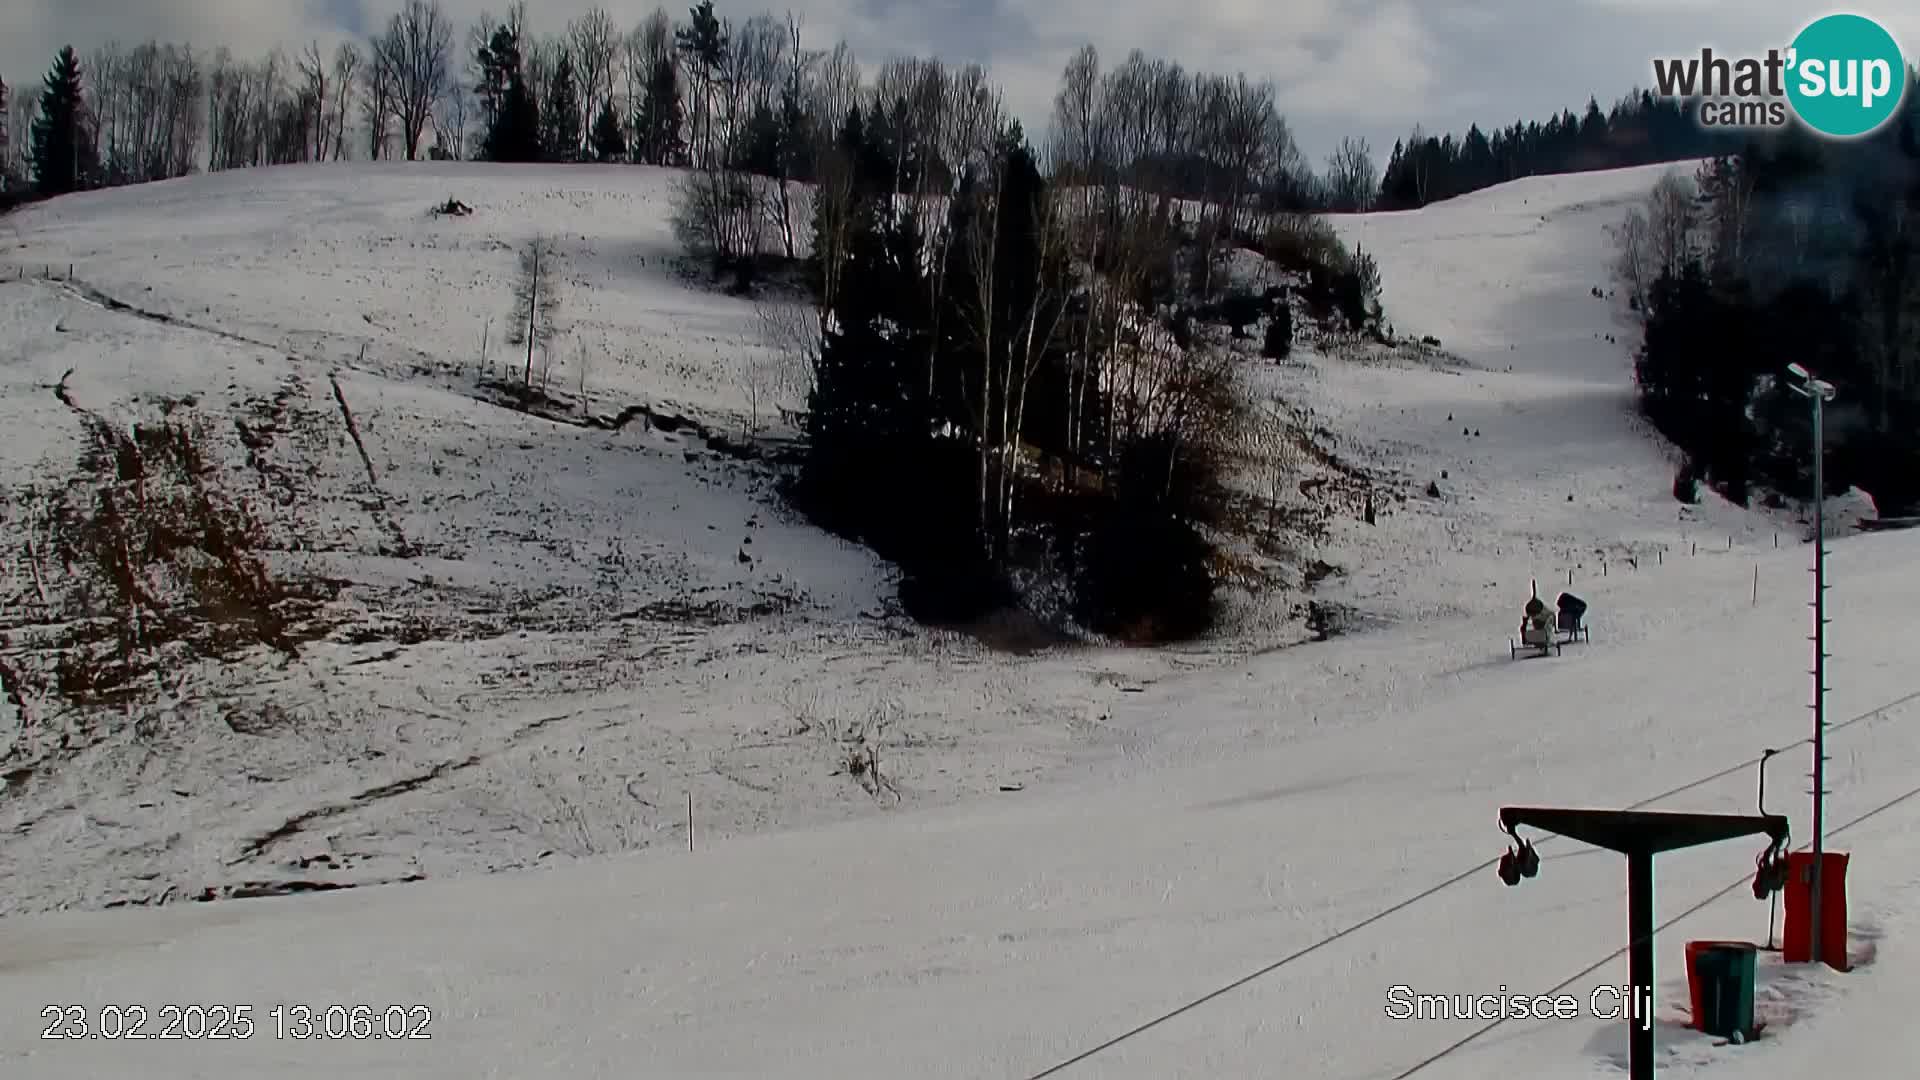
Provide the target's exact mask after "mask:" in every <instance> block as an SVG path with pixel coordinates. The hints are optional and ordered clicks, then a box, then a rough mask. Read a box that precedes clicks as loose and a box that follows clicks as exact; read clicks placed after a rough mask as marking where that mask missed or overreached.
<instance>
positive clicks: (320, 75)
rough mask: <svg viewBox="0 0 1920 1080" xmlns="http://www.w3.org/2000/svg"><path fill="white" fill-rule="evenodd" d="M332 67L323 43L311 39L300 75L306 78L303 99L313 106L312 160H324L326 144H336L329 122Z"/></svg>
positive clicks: (304, 53)
mask: <svg viewBox="0 0 1920 1080" xmlns="http://www.w3.org/2000/svg"><path fill="white" fill-rule="evenodd" d="M331 73H332V69H331V68H329V67H328V65H327V62H326V60H325V58H324V57H322V56H321V54H320V43H319V42H318V41H314V42H310V43H309V44H308V45H307V49H306V51H305V52H303V53H301V54H300V78H301V79H302V80H303V85H302V88H301V89H302V91H303V96H302V100H303V101H304V102H305V103H306V104H307V106H308V107H309V108H310V109H312V110H313V119H312V122H311V125H310V128H311V134H312V136H313V144H312V152H311V157H310V158H309V160H312V161H325V160H326V158H327V147H329V146H331V145H333V139H332V131H331V128H330V127H329V124H328V117H329V115H330V114H329V107H330V106H331V104H332V100H333V99H332V98H331V97H330V96H329V93H328V91H329V90H330V89H331V88H330V86H329V84H328V82H327V80H328V77H329V76H330V75H331Z"/></svg>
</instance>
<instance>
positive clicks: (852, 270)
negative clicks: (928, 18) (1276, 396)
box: [680, 47, 1378, 639]
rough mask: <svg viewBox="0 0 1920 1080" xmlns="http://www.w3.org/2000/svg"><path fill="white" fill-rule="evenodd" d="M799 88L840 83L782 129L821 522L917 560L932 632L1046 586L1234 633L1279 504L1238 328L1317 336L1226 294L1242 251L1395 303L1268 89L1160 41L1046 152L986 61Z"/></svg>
mask: <svg viewBox="0 0 1920 1080" xmlns="http://www.w3.org/2000/svg"><path fill="white" fill-rule="evenodd" d="M823 82H824V85H830V86H836V87H840V88H843V91H842V92H840V93H838V94H834V95H827V94H824V93H820V92H819V90H818V87H820V86H821V85H823ZM794 85H797V86H799V87H801V88H803V91H804V88H805V87H808V86H814V87H816V90H815V92H813V93H811V94H807V93H804V92H803V94H802V99H801V108H800V109H799V110H797V111H798V112H799V114H800V115H801V117H802V120H801V122H800V123H798V124H797V125H796V127H795V130H796V131H797V132H798V133H799V136H800V137H798V138H794V139H791V140H786V139H782V140H776V141H775V143H776V145H777V146H780V147H783V148H786V149H785V151H783V152H790V153H791V158H792V160H791V161H790V163H789V164H788V165H785V166H783V168H785V169H787V170H788V172H790V173H791V175H795V176H804V177H806V178H808V179H809V180H811V181H812V184H813V188H812V196H811V198H812V218H813V225H812V244H811V254H810V255H809V257H808V258H807V260H806V261H805V266H806V269H807V275H806V276H807V282H808V286H809V294H810V297H811V301H812V303H811V305H810V306H808V307H806V308H799V309H792V308H789V309H786V310H789V311H792V312H794V313H795V314H794V316H793V318H794V320H795V321H793V322H791V323H788V324H787V325H785V326H781V327H778V330H779V334H778V340H780V341H781V343H782V344H784V345H785V346H786V347H787V348H788V349H789V350H790V351H791V352H792V353H794V354H796V355H797V356H799V357H800V358H801V359H802V360H803V361H804V366H805V368H806V370H807V373H808V375H809V376H810V378H809V382H810V386H811V389H810V393H809V394H808V398H807V405H808V408H807V411H806V427H807V432H808V435H809V439H808V451H807V457H806V460H805V463H804V466H803V467H802V469H801V472H800V475H799V478H798V482H797V484H796V487H795V492H794V494H795V496H796V498H797V500H798V501H799V503H800V505H802V506H803V507H804V508H806V509H807V511H808V512H809V513H811V514H812V515H813V516H814V517H815V519H816V520H817V521H819V522H820V523H821V524H823V525H825V526H826V527H828V528H831V529H834V530H835V531H838V532H840V533H842V534H844V535H848V536H851V537H855V538H857V539H860V540H861V541H863V542H865V543H868V544H870V545H871V546H873V547H874V548H875V549H876V550H877V551H879V552H880V553H881V554H883V555H885V556H886V557H888V558H890V559H892V560H894V561H895V562H896V563H897V564H898V565H899V566H900V567H901V568H902V570H903V571H904V573H905V584H904V587H903V598H904V599H905V600H906V601H907V603H908V605H909V607H910V609H912V610H914V611H915V612H916V614H918V615H920V616H922V617H927V618H934V619H964V618H967V617H970V616H972V615H976V614H979V613H981V612H982V611H984V610H986V609H989V608H991V607H994V606H997V605H999V604H1004V603H1006V602H1008V601H1009V600H1010V599H1011V598H1012V596H1013V594H1014V592H1015V587H1014V586H1015V582H1020V583H1022V585H1023V587H1024V588H1025V589H1026V591H1027V592H1028V594H1029V595H1033V594H1034V593H1035V592H1036V591H1037V592H1039V593H1042V594H1051V595H1057V596H1061V597H1063V598H1064V599H1065V601H1066V602H1067V604H1068V605H1069V606H1070V607H1071V610H1072V611H1073V612H1074V613H1075V614H1076V615H1077V616H1078V618H1079V620H1080V622H1081V624H1082V625H1086V626H1089V627H1091V628H1094V629H1096V630H1099V631H1102V632H1106V633H1111V634H1116V635H1121V636H1125V637H1129V638H1135V639H1158V638H1167V637H1178V636H1186V635H1190V634H1194V633H1197V632H1199V631H1201V630H1203V629H1204V628H1205V627H1207V626H1208V625H1209V623H1210V620H1211V618H1212V615H1213V598H1214V594H1215V590H1216V589H1217V587H1218V586H1219V584H1220V582H1221V581H1222V578H1223V574H1224V573H1225V568H1226V566H1227V565H1228V564H1229V563H1230V561H1231V560H1230V558H1229V556H1227V555H1226V554H1225V552H1226V551H1227V550H1229V549H1230V546H1231V543H1230V542H1231V538H1232V537H1233V536H1234V535H1236V533H1237V532H1238V531H1239V530H1241V529H1242V528H1244V527H1246V526H1247V525H1248V524H1249V523H1250V521H1251V520H1252V519H1253V516H1254V515H1256V514H1257V511H1255V510H1253V509H1252V503H1251V501H1250V500H1249V499H1247V498H1246V497H1244V496H1243V495H1241V494H1238V493H1236V491H1235V489H1234V486H1233V484H1232V482H1231V481H1230V479H1229V476H1230V474H1231V472H1232V470H1233V467H1234V466H1235V465H1237V464H1242V463H1244V461H1245V459H1246V457H1247V455H1249V454H1250V453H1253V452H1255V451H1254V450H1253V447H1254V446H1255V444H1256V442H1257V440H1258V439H1259V438H1260V437H1261V435H1262V434H1263V432H1262V430H1261V429H1260V427H1259V411H1260V410H1259V409H1258V408H1256V406H1255V404H1254V403H1253V402H1251V401H1250V400H1249V399H1248V398H1247V396H1246V394H1245V392H1244V389H1243V387H1242V386H1241V384H1240V383H1239V382H1238V380H1237V371H1236V366H1235V354H1234V353H1233V352H1232V351H1231V350H1229V349H1226V348H1224V347H1221V342H1220V340H1219V339H1220V336H1221V335H1219V334H1217V333H1215V332H1214V330H1215V328H1216V327H1219V328H1230V329H1231V332H1233V333H1235V334H1236V335H1237V334H1239V333H1240V332H1242V331H1243V330H1244V329H1245V328H1246V327H1247V326H1250V325H1253V324H1255V323H1257V322H1259V321H1261V320H1262V319H1267V320H1269V323H1270V326H1271V325H1278V326H1280V329H1278V330H1270V331H1269V334H1268V338H1269V340H1270V342H1271V349H1270V351H1271V352H1272V353H1274V354H1276V355H1277V354H1280V353H1283V352H1284V351H1285V349H1286V348H1287V347H1289V346H1290V344H1291V331H1292V325H1291V323H1290V322H1284V323H1275V322H1274V321H1273V320H1275V319H1284V316H1283V315H1278V314H1276V313H1278V312H1284V311H1285V309H1286V305H1285V301H1284V298H1275V297H1266V296H1263V297H1253V296H1248V295H1246V294H1244V293H1241V292H1237V291H1236V290H1235V289H1234V288H1233V287H1232V286H1231V285H1230V284H1229V282H1228V280H1227V275H1226V274H1225V273H1224V272H1223V264H1224V259H1225V256H1226V254H1227V252H1228V250H1229V248H1230V247H1231V246H1233V245H1234V243H1235V242H1237V243H1239V244H1241V245H1247V244H1251V245H1254V246H1260V247H1263V248H1264V249H1265V250H1267V251H1268V252H1269V255H1270V256H1271V257H1273V258H1274V259H1275V260H1276V261H1279V262H1282V263H1284V264H1285V265H1287V266H1288V267H1289V268H1291V269H1295V270H1300V271H1304V272H1308V273H1310V274H1311V275H1314V276H1315V277H1316V278H1317V279H1318V280H1320V281H1324V282H1328V283H1332V282H1336V281H1351V282H1353V283H1355V285H1356V289H1357V290H1358V291H1360V293H1361V297H1362V300H1363V301H1364V300H1365V299H1367V297H1365V295H1364V289H1365V288H1373V289H1377V287H1378V281H1377V274H1373V273H1372V272H1371V268H1370V264H1366V265H1367V267H1368V269H1367V271H1366V272H1362V271H1360V270H1359V269H1358V267H1359V266H1360V265H1361V262H1360V260H1358V259H1357V258H1353V257H1349V256H1348V254H1347V252H1346V251H1345V250H1344V249H1342V248H1341V247H1340V245H1339V243H1338V241H1337V240H1336V239H1335V238H1334V236H1333V233H1332V231H1331V229H1329V228H1328V227H1327V226H1326V224H1325V223H1324V222H1321V221H1318V220H1316V219H1313V218H1310V217H1308V216H1306V215H1305V214H1302V213H1300V212H1298V208H1299V206H1300V202H1299V199H1300V194H1299V193H1300V191H1301V189H1302V188H1303V187H1304V186H1306V178H1307V177H1308V173H1307V172H1306V170H1305V169H1304V168H1303V167H1302V165H1301V163H1300V159H1299V155H1298V154H1297V152H1296V151H1295V149H1294V146H1293V143H1292V140H1291V138H1290V137H1289V135H1288V133H1287V128H1286V125H1285V123H1284V121H1283V119H1282V118H1281V116H1280V115H1279V113H1278V111H1277V109H1276V107H1275V101H1274V93H1273V88H1272V87H1271V85H1270V84H1262V83H1256V82H1254V81H1252V80H1249V79H1247V78H1246V77H1244V76H1230V77H1227V76H1218V75H1213V74H1210V73H1204V72H1196V73H1189V72H1186V71H1184V70H1182V69H1181V68H1180V67H1179V66H1178V65H1174V64H1170V63H1166V62H1164V61H1159V60H1153V59H1149V58H1148V57H1146V56H1144V55H1143V54H1141V53H1138V52H1136V53H1134V54H1132V55H1130V56H1129V57H1127V58H1126V59H1125V60H1124V61H1123V62H1122V63H1120V64H1119V65H1117V66H1115V67H1113V68H1112V69H1110V70H1104V71H1103V70H1102V68H1101V65H1100V58H1099V56H1098V54H1097V53H1096V52H1095V51H1094V50H1093V49H1092V48H1091V47H1088V48H1084V49H1082V50H1081V51H1080V52H1079V53H1078V54H1076V55H1075V56H1074V57H1073V59H1072V60H1071V61H1070V62H1069V64H1068V65H1067V67H1066V70H1065V72H1064V75H1063V78H1062V83H1061V86H1060V88H1059V91H1058V93H1057V95H1056V99H1055V105H1054V117H1053V130H1052V132H1051V134H1050V138H1049V140H1048V142H1047V143H1046V145H1045V148H1044V149H1042V148H1040V147H1036V146H1035V145H1034V144H1033V143H1032V142H1031V141H1029V140H1028V138H1027V137H1026V135H1025V133H1024V132H1023V131H1022V129H1021V127H1020V125H1019V124H1018V123H1017V122H1015V121H1013V120H1011V119H1010V118H1009V117H1008V115H1007V112H1006V110H1005V108H1004V106H1003V105H1002V102H1001V95H1000V93H999V91H998V90H997V89H995V88H994V87H993V86H992V84H991V83H989V82H988V81H987V79H986V77H985V73H984V72H983V71H981V70H980V69H979V68H978V67H966V68H962V69H959V70H950V69H947V68H945V67H944V66H942V65H941V64H940V63H939V62H938V61H897V62H895V63H894V64H893V65H890V66H889V67H888V68H883V69H882V71H881V73H880V76H879V78H877V79H876V80H875V81H874V82H873V83H872V84H870V85H869V84H863V83H862V82H861V81H860V80H858V79H857V78H851V79H846V80H844V81H839V80H825V81H823V80H818V79H817V78H813V77H811V73H810V72H803V73H802V75H801V77H800V78H799V80H798V81H797V83H795V84H794ZM836 106H837V108H836ZM830 109H831V110H833V111H829V110H830ZM835 116H837V121H836V122H829V118H830V117H835ZM709 171H711V172H713V173H716V174H719V175H723V176H724V175H725V172H726V167H725V166H724V165H721V164H719V163H718V160H717V159H716V160H715V161H712V162H709V167H708V169H705V170H702V169H696V170H695V171H694V172H693V173H692V174H691V175H692V176H694V177H699V176H701V175H703V174H704V173H706V172H709ZM723 186H724V185H723ZM706 191H707V189H706V188H705V187H702V186H701V182H700V181H698V180H694V181H690V182H689V185H688V186H687V187H686V188H685V189H683V191H682V193H681V196H680V203H681V206H682V208H683V211H687V210H689V209H690V208H691V209H698V208H701V207H704V206H706V205H707V203H706V201H705V200H706ZM685 216H688V217H697V216H698V215H697V214H692V213H686V214H685ZM696 231H697V230H696ZM693 246H694V248H695V250H700V251H711V250H712V249H713V248H714V247H715V245H714V244H712V243H706V244H705V245H704V246H702V245H700V244H695V245H693ZM1362 282H1365V283H1366V284H1365V285H1362V284H1361V283H1362ZM1326 287H1327V288H1328V289H1329V290H1332V289H1334V288H1335V286H1333V285H1331V284H1329V285H1328V286H1326ZM1362 306H1364V303H1363V305H1362ZM769 308H770V310H771V309H772V307H771V305H770V306H769ZM1035 583H1040V584H1041V585H1042V586H1043V587H1042V588H1040V589H1038V590H1035V589H1034V588H1033V586H1034V584H1035Z"/></svg>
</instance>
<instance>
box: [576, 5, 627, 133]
mask: <svg viewBox="0 0 1920 1080" xmlns="http://www.w3.org/2000/svg"><path fill="white" fill-rule="evenodd" d="M567 40H568V43H569V46H570V47H571V49H572V52H573V62H574V65H575V74H576V75H577V76H578V78H579V80H580V105H581V114H582V115H583V116H586V117H589V118H591V117H595V116H599V115H600V109H601V107H602V106H604V105H606V104H607V103H608V102H609V101H611V100H612V99H613V83H614V78H613V64H614V59H615V58H616V57H617V56H618V55H619V53H620V31H619V30H618V29H616V28H615V27H614V25H613V16H611V15H609V14H607V12H606V9H605V8H602V7H599V6H598V5H595V6H594V7H591V8H588V9H587V13H586V14H585V15H582V16H580V17H579V18H578V19H575V20H574V21H573V22H572V23H570V24H569V25H568V26H567ZM583 126H584V125H583Z"/></svg>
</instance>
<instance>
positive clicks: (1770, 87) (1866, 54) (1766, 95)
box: [1653, 14, 1910, 139]
mask: <svg viewBox="0 0 1920 1080" xmlns="http://www.w3.org/2000/svg"><path fill="white" fill-rule="evenodd" d="M1653 81H1654V87H1655V89H1656V91H1657V92H1658V93H1659V95H1660V96H1661V97H1663V98H1677V99H1682V100H1697V102H1698V104H1697V107H1696V110H1695V117H1696V119H1697V120H1698V121H1699V122H1700V124H1701V125H1702V126H1705V127H1716V128H1783V127H1786V126H1787V125H1788V124H1789V123H1790V122H1791V121H1792V118H1793V117H1796V116H1797V117H1798V118H1799V119H1800V122H1801V123H1803V124H1805V125H1806V126H1807V127H1809V128H1811V129H1812V130H1814V131H1815V132H1818V133H1819V134H1822V135H1826V136H1828V137H1830V138H1835V139H1851V138H1856V137H1858V136H1861V135H1871V134H1872V133H1874V132H1875V131H1878V130H1879V129H1880V128H1881V126H1882V125H1884V124H1885V123H1886V122H1887V121H1888V120H1890V119H1892V118H1893V116H1894V114H1895V113H1897V112H1898V111H1899V109H1900V104H1901V102H1902V101H1904V100H1905V99H1906V95H1907V90H1908V83H1909V81H1910V77H1909V74H1908V70H1907V62H1906V59H1905V58H1904V57H1903V56H1902V55H1901V53H1900V44H1899V43H1898V42H1896V41H1895V40H1894V39H1893V35H1892V34H1890V33H1888V32H1887V29H1886V27H1884V26H1881V25H1880V24H1879V23H1877V22H1875V21H1873V20H1872V19H1869V18H1867V17H1866V16H1864V15H1846V14H1843V15H1827V16H1825V17H1823V18H1819V19H1815V20H1814V21H1813V22H1811V23H1808V24H1807V25H1806V27H1805V28H1804V29H1802V30H1801V31H1800V33H1799V35H1798V36H1796V37H1795V38H1794V39H1793V44H1792V45H1789V46H1788V47H1787V48H1786V49H1785V50H1784V51H1783V50H1780V49H1768V50H1767V54H1766V55H1765V56H1746V57H1725V56H1716V55H1714V52H1713V50H1712V49H1701V50H1700V55H1698V56H1688V57H1674V58H1663V59H1657V60H1655V61H1654V62H1653Z"/></svg>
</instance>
